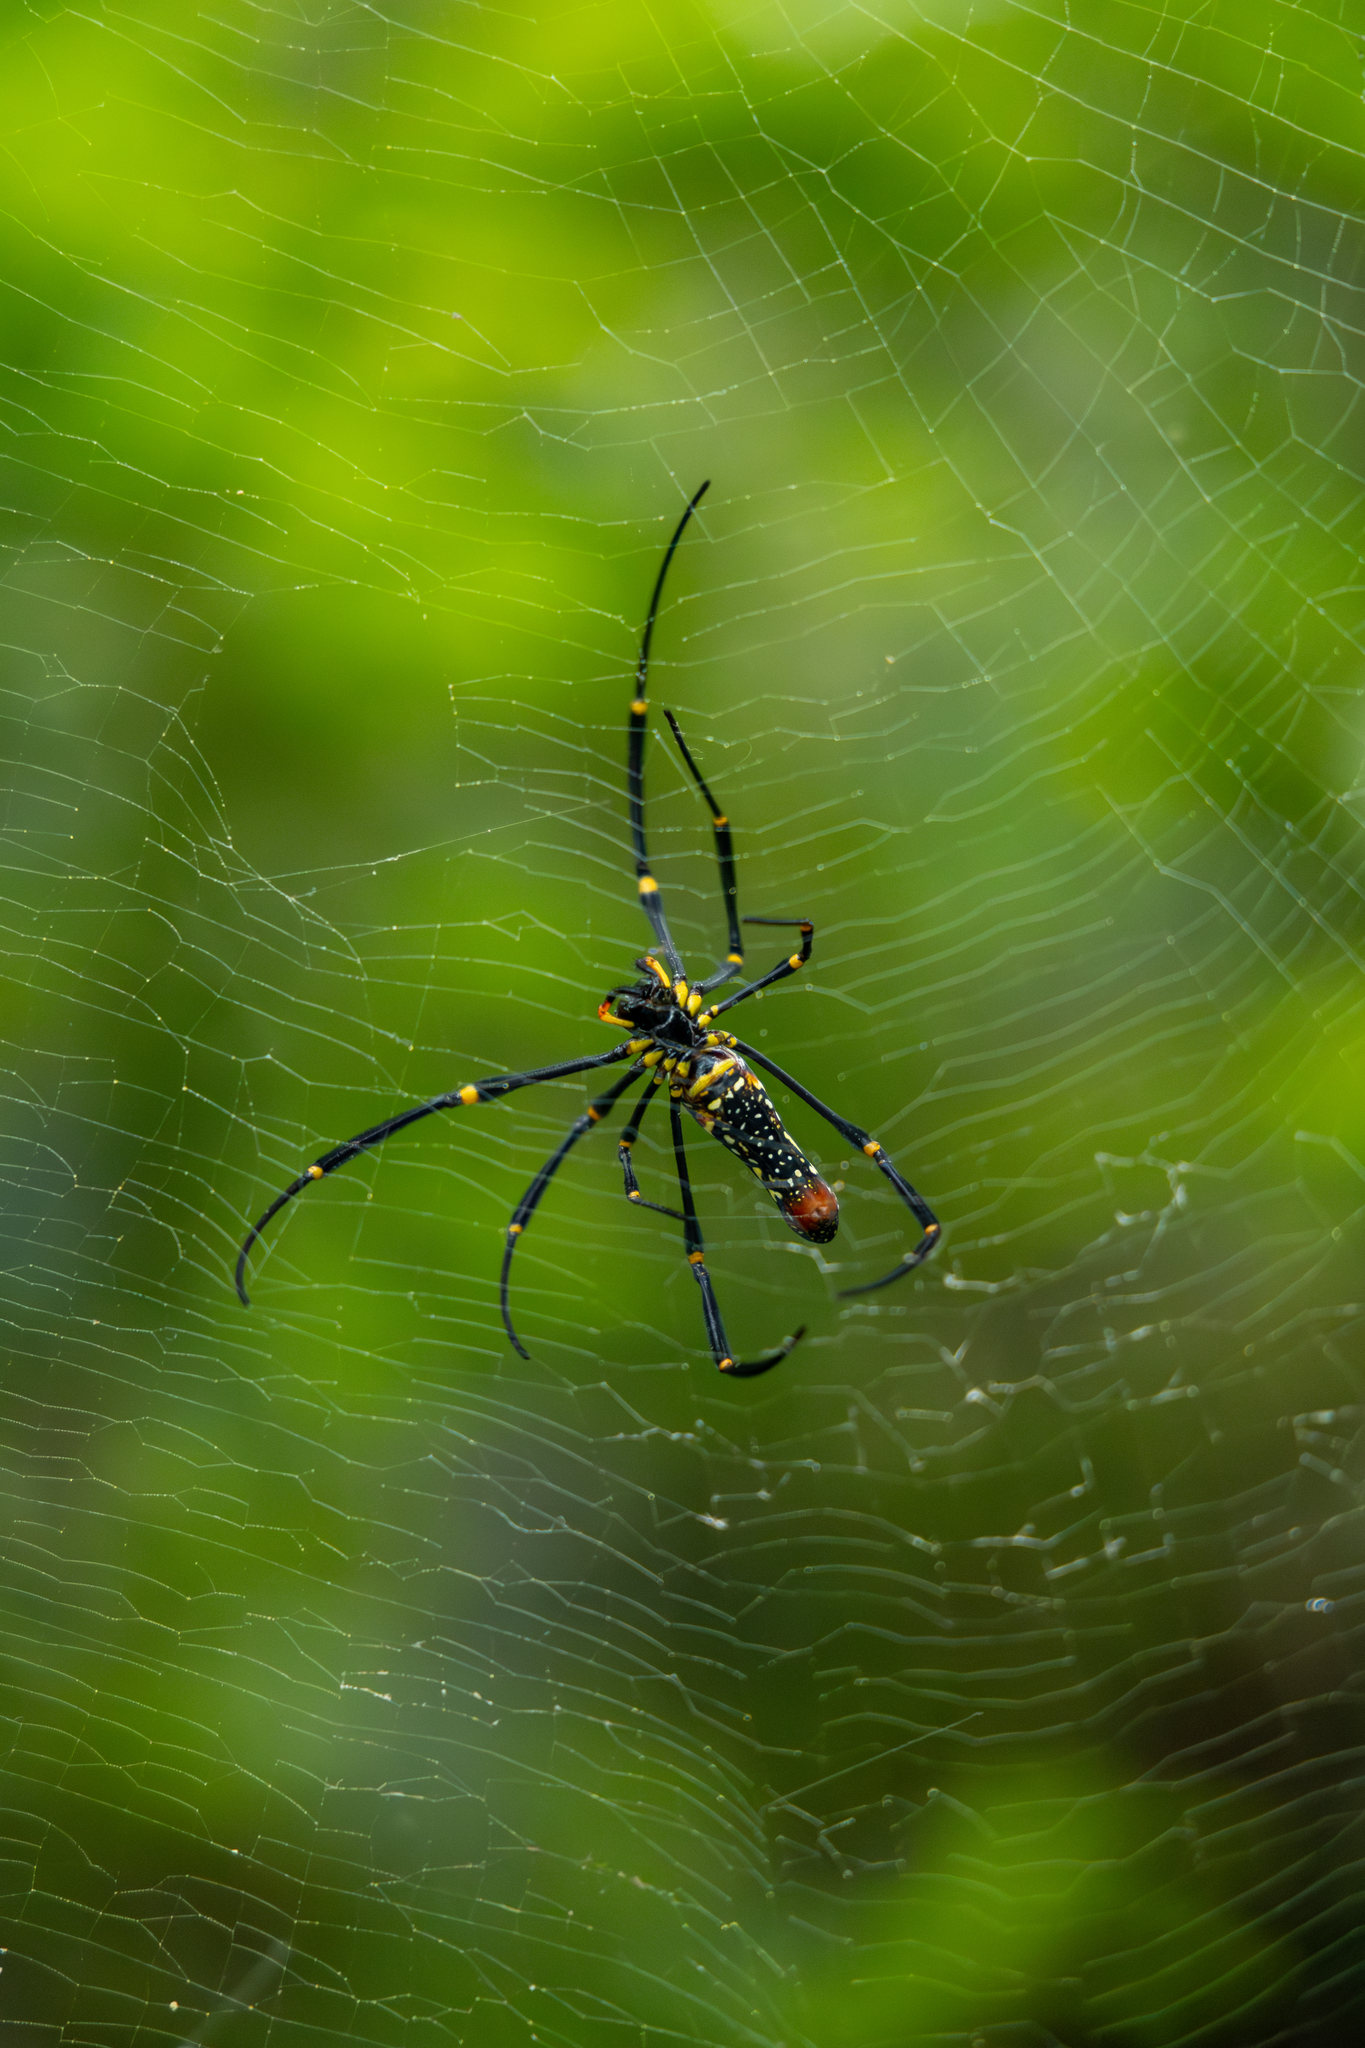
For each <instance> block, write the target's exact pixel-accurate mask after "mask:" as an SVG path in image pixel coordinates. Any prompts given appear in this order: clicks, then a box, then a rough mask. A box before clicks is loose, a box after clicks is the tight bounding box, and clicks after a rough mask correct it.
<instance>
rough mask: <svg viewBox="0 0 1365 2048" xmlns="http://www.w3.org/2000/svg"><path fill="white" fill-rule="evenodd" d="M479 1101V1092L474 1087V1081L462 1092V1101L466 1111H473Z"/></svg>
mask: <svg viewBox="0 0 1365 2048" xmlns="http://www.w3.org/2000/svg"><path fill="white" fill-rule="evenodd" d="M478 1099H479V1091H478V1089H477V1088H476V1087H475V1086H474V1084H473V1082H472V1081H471V1082H470V1083H469V1085H468V1086H467V1087H464V1088H462V1089H461V1090H460V1100H461V1102H462V1103H463V1104H464V1106H465V1108H466V1109H472V1108H473V1107H474V1104H475V1103H476V1102H477V1101H478Z"/></svg>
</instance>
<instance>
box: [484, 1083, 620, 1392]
mask: <svg viewBox="0 0 1365 2048" xmlns="http://www.w3.org/2000/svg"><path fill="white" fill-rule="evenodd" d="M637 1073H638V1069H637V1068H635V1067H629V1068H628V1069H627V1070H626V1072H625V1073H624V1074H622V1076H621V1078H620V1080H619V1081H613V1082H612V1085H611V1087H610V1088H608V1089H606V1090H604V1092H603V1093H602V1094H601V1095H599V1096H598V1097H597V1099H596V1100H595V1101H594V1102H590V1103H589V1104H588V1107H587V1108H586V1109H585V1110H584V1111H583V1113H582V1115H581V1116H577V1117H575V1118H574V1120H573V1122H572V1124H570V1126H569V1128H568V1130H567V1131H566V1132H565V1134H564V1137H563V1138H562V1139H561V1140H560V1143H559V1145H558V1146H557V1148H556V1149H555V1151H553V1152H552V1153H551V1154H550V1157H549V1158H548V1159H547V1160H546V1162H545V1164H544V1165H543V1166H542V1167H541V1169H540V1171H539V1173H538V1174H537V1175H536V1177H535V1179H534V1180H533V1181H532V1182H531V1185H530V1187H529V1188H527V1190H526V1193H525V1194H524V1195H523V1196H522V1198H521V1200H520V1201H519V1202H518V1203H517V1206H516V1208H515V1209H514V1210H513V1212H512V1220H511V1222H510V1223H509V1224H508V1226H507V1243H506V1246H505V1247H504V1249H503V1254H502V1273H501V1275H500V1277H499V1280H498V1307H499V1308H500V1309H501V1311H502V1321H503V1328H504V1329H505V1330H506V1332H507V1334H508V1336H509V1337H510V1338H511V1340H512V1349H513V1350H514V1351H516V1352H519V1353H520V1354H521V1356H522V1357H523V1358H529V1357H530V1356H531V1354H530V1352H529V1351H528V1350H527V1349H526V1346H525V1345H524V1344H523V1343H522V1341H521V1339H520V1337H519V1336H518V1335H517V1333H516V1331H515V1330H514V1329H513V1327H512V1310H511V1305H510V1301H509V1285H510V1280H511V1273H512V1254H513V1252H514V1251H515V1250H516V1248H517V1240H518V1239H519V1238H520V1237H521V1234H522V1232H523V1231H524V1230H525V1228H526V1226H527V1224H528V1223H529V1222H530V1220H531V1218H532V1217H533V1216H534V1215H535V1213H536V1210H537V1209H538V1208H539V1207H540V1198H541V1196H542V1195H543V1194H544V1192H545V1190H546V1188H547V1187H548V1186H549V1185H550V1182H551V1181H552V1180H553V1179H554V1177H555V1175H556V1174H557V1173H558V1172H559V1169H560V1167H561V1166H562V1165H563V1164H564V1161H565V1160H566V1159H567V1158H568V1156H569V1154H570V1152H572V1150H573V1148H574V1146H575V1145H576V1144H577V1143H578V1141H579V1139H580V1138H581V1137H583V1136H584V1134H585V1133H586V1132H588V1131H590V1130H591V1129H592V1127H593V1125H594V1124H600V1123H601V1121H602V1119H603V1117H604V1116H605V1115H606V1114H607V1112H608V1110H610V1109H612V1108H614V1107H615V1105H616V1103H617V1102H618V1101H619V1100H620V1098H621V1097H622V1096H623V1095H624V1094H625V1092H626V1090H627V1088H629V1086H630V1084H631V1082H632V1081H633V1080H635V1078H636V1076H637Z"/></svg>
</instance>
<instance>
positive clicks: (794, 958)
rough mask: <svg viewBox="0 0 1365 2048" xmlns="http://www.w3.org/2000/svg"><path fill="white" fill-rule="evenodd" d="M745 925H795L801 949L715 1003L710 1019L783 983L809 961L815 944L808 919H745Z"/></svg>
mask: <svg viewBox="0 0 1365 2048" xmlns="http://www.w3.org/2000/svg"><path fill="white" fill-rule="evenodd" d="M744 922H745V924H779V925H782V924H790V925H796V926H797V927H798V928H799V930H800V933H801V949H800V951H799V952H796V953H792V954H790V955H789V956H788V957H787V959H785V960H779V961H778V963H777V965H776V967H770V968H769V970H768V972H767V973H766V974H760V976H759V977H758V980H757V981H751V982H748V983H746V985H745V986H744V987H743V988H739V989H736V990H735V993H734V994H733V995H732V996H727V997H726V998H725V1001H724V1002H723V1003H717V1004H716V1005H715V1006H714V1008H713V1009H712V1010H711V1011H710V1013H709V1014H710V1015H711V1016H712V1017H719V1016H720V1014H721V1012H722V1010H733V1009H734V1007H735V1004H736V1003H743V1002H747V1001H748V999H749V997H750V996H756V995H757V994H758V992H759V990H760V989H763V988H771V987H772V985H773V983H774V982H775V981H785V980H786V978H787V976H788V975H789V974H795V973H797V971H798V970H799V969H800V968H802V967H804V966H805V964H806V962H807V961H808V960H809V959H810V949H811V947H812V945H813V944H814V942H815V926H814V925H813V924H812V923H811V921H810V919H809V918H808V917H746V918H745V920H744Z"/></svg>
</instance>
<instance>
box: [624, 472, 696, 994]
mask: <svg viewBox="0 0 1365 2048" xmlns="http://www.w3.org/2000/svg"><path fill="white" fill-rule="evenodd" d="M709 489H710V479H709V478H708V480H707V482H706V483H704V484H703V485H702V486H701V489H700V490H698V491H694V492H693V494H692V496H691V498H690V499H689V500H688V502H687V506H686V508H685V510H684V512H683V516H682V518H681V519H680V520H679V521H678V523H677V525H676V526H675V527H674V529H673V538H672V540H671V541H670V542H669V543H668V546H667V547H666V548H665V550H664V558H663V562H662V563H661V565H660V568H659V573H658V576H657V577H656V578H655V582H654V594H653V596H652V597H651V598H650V600H649V611H648V613H647V614H646V617H645V630H644V636H643V638H642V639H641V641H640V656H639V659H638V661H637V662H636V664H635V696H634V699H633V701H632V703H631V707H630V734H629V741H628V747H627V753H626V796H627V799H628V801H629V805H630V837H631V844H632V845H633V846H634V849H635V876H636V884H637V886H638V888H639V891H640V903H641V905H642V907H643V909H644V913H645V916H646V917H647V918H648V919H649V921H650V924H651V925H652V926H653V927H654V938H655V942H656V944H657V945H658V947H659V950H660V952H661V953H662V954H663V956H664V958H665V960H666V961H667V962H668V971H669V974H670V975H671V976H672V978H673V979H674V980H675V981H677V980H680V979H681V978H682V974H683V963H682V956H681V954H680V953H679V952H678V949H677V947H676V946H675V945H674V943H673V934H672V932H670V930H669V929H668V919H667V918H666V917H665V915H664V906H663V899H662V897H661V896H660V894H659V884H658V883H657V881H656V880H655V879H654V876H653V874H652V872H651V870H650V865H649V855H648V854H647V853H646V851H645V720H646V718H647V716H648V713H649V705H648V703H647V701H646V689H647V686H648V681H649V643H650V641H651V640H652V639H653V637H654V621H655V619H656V618H657V617H658V616H659V599H660V598H661V597H662V596H663V588H664V578H665V576H667V574H668V565H669V563H670V562H671V561H672V560H673V556H674V553H675V552H676V550H677V546H678V542H679V541H680V540H681V539H682V537H683V529H684V527H685V526H686V525H687V522H688V520H689V519H690V518H691V517H692V514H693V513H694V512H695V511H696V509H697V507H698V505H699V504H700V503H701V501H702V499H703V497H704V496H705V494H706V492H707V491H708V490H709Z"/></svg>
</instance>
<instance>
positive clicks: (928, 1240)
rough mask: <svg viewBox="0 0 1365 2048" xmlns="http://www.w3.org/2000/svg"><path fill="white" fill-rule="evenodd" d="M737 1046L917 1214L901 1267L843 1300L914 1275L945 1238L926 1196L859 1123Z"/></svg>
mask: <svg viewBox="0 0 1365 2048" xmlns="http://www.w3.org/2000/svg"><path fill="white" fill-rule="evenodd" d="M735 1047H736V1050H737V1051H738V1052H739V1053H741V1054H742V1055H743V1057H744V1058H745V1059H746V1060H752V1061H753V1062H754V1064H755V1066H759V1067H763V1068H765V1069H766V1070H767V1072H768V1073H770V1074H771V1075H772V1076H773V1078H774V1080H777V1081H780V1082H781V1083H782V1086H783V1087H784V1088H790V1089H791V1092H792V1094H793V1095H796V1096H799V1098H800V1100H801V1101H802V1102H804V1103H805V1104H806V1107H807V1108H808V1109H813V1110H814V1111H815V1113H816V1115H817V1116H822V1117H823V1118H824V1119H825V1122H826V1123H827V1124H833V1126H834V1128H835V1130H836V1131H839V1132H841V1133H842V1135H843V1136H844V1137H845V1138H847V1139H848V1141H849V1143H850V1144H851V1145H856V1146H857V1147H858V1150H859V1151H860V1152H864V1153H866V1155H867V1157H868V1158H869V1159H871V1160H873V1161H874V1162H875V1164H876V1165H877V1166H879V1167H880V1168H881V1170H882V1172H883V1173H884V1174H885V1175H886V1177H887V1179H888V1180H889V1181H890V1183H891V1185H892V1187H893V1188H894V1189H895V1190H896V1193H897V1194H898V1195H899V1196H900V1198H901V1200H902V1201H903V1202H904V1203H905V1206H906V1208H907V1209H911V1210H913V1211H914V1215H915V1220H916V1221H917V1222H918V1224H919V1226H920V1230H921V1232H922V1235H921V1237H920V1240H919V1243H918V1244H916V1245H912V1246H911V1248H910V1250H909V1251H908V1252H906V1253H905V1254H904V1256H903V1257H902V1258H901V1260H900V1262H899V1264H898V1265H895V1266H893V1267H892V1268H891V1271H890V1272H889V1273H883V1274H882V1277H881V1279H880V1280H865V1281H864V1282H863V1284H862V1285H861V1286H860V1287H841V1288H840V1289H839V1295H840V1298H841V1299H847V1297H848V1296H849V1295H850V1294H874V1293H875V1292H876V1290H877V1289H878V1288H879V1287H889V1286H890V1285H891V1282H892V1281H893V1280H899V1279H900V1277H901V1275H902V1274H903V1273H913V1271H914V1270H915V1267H916V1266H922V1265H923V1264H924V1261H925V1260H926V1259H927V1258H928V1256H929V1254H930V1252H931V1251H932V1250H933V1249H934V1246H935V1245H936V1244H937V1243H938V1241H939V1238H940V1237H941V1236H942V1235H943V1225H942V1224H941V1223H940V1222H939V1220H938V1218H937V1216H935V1214H934V1212H933V1210H932V1209H931V1208H930V1207H929V1204H928V1203H927V1202H926V1201H925V1199H924V1197H923V1195H921V1194H919V1193H918V1192H917V1191H916V1190H915V1189H914V1188H912V1187H911V1185H910V1183H909V1181H908V1180H906V1179H905V1178H904V1176H903V1175H902V1174H900V1173H898V1172H897V1171H896V1168H895V1167H894V1166H893V1165H892V1163H891V1161H890V1160H889V1159H888V1158H887V1156H886V1154H885V1152H884V1151H883V1150H882V1148H881V1146H880V1144H879V1143H878V1141H877V1140H876V1139H875V1138H874V1137H871V1136H870V1135H869V1134H868V1132H866V1131H864V1130H861V1129H860V1128H859V1127H858V1125H857V1124H851V1123H850V1122H849V1121H848V1119H847V1117H842V1116H840V1115H839V1114H838V1112H837V1111H836V1110H833V1109H830V1108H829V1107H828V1106H827V1105H826V1104H825V1103H823V1102H821V1100H820V1098H819V1097H818V1096H817V1095H812V1094H811V1092H810V1090H809V1088H803V1087H802V1086H801V1083H800V1082H799V1081H797V1080H794V1079H793V1078H792V1076H791V1075H790V1074H788V1073H785V1072H784V1071H783V1069H782V1068H781V1067H779V1066H777V1065H775V1064H774V1062H773V1061H772V1060H770V1059H769V1058H768V1057H767V1055H766V1054H764V1053H761V1052H758V1051H757V1050H756V1049H755V1048H754V1047H753V1046H752V1045H744V1044H742V1043H741V1042H740V1040H739V1039H736V1040H735Z"/></svg>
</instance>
